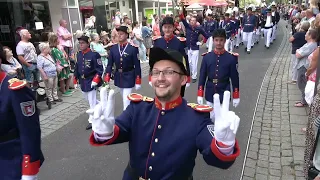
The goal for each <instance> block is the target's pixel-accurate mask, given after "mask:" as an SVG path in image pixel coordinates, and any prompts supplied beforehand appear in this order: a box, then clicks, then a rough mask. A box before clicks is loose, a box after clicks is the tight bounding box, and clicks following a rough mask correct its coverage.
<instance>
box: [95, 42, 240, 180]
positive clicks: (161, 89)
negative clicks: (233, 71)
mask: <svg viewBox="0 0 320 180" xmlns="http://www.w3.org/2000/svg"><path fill="white" fill-rule="evenodd" d="M184 61H185V58H183V55H181V54H180V53H179V52H178V51H175V50H171V49H161V48H152V49H151V51H150V61H149V65H150V75H151V82H152V87H153V88H154V91H155V98H154V99H153V98H150V97H146V96H142V95H140V94H136V93H133V94H130V95H129V96H128V98H129V99H130V100H131V103H130V105H129V106H128V107H127V109H126V110H125V111H124V112H123V113H122V114H121V115H120V116H118V117H117V118H114V108H115V106H114V99H115V97H114V91H113V90H110V91H109V92H108V91H107V89H106V88H105V87H103V88H102V89H101V101H100V103H99V104H98V105H97V106H96V107H95V109H94V114H93V116H94V121H93V124H92V130H93V133H92V134H91V136H90V143H91V145H93V146H104V145H111V144H117V143H123V142H129V153H130V161H129V163H128V166H127V168H126V170H125V172H124V176H123V179H124V180H131V179H139V180H146V179H179V180H192V179H193V175H192V174H193V169H194V166H195V159H196V156H197V152H198V151H199V152H200V153H201V154H202V155H203V158H204V160H205V162H206V163H207V164H208V165H212V166H216V167H218V168H222V169H226V168H229V167H230V166H231V165H232V164H233V162H234V161H235V159H236V158H237V156H239V153H240V149H239V146H238V143H237V141H236V139H235V136H236V132H237V129H238V127H239V123H240V119H239V117H238V116H237V115H235V113H234V112H231V111H229V98H230V92H225V94H224V96H225V97H224V99H226V100H225V101H223V104H222V106H221V105H220V100H219V95H218V94H215V95H214V111H215V113H214V117H213V116H212V117H210V113H209V112H210V111H212V110H213V108H212V107H210V106H208V105H198V104H194V103H187V101H186V100H184V99H183V98H182V97H181V95H180V91H181V86H183V85H185V84H186V83H187V68H186V66H185V63H184ZM213 119H215V125H213V122H212V121H213Z"/></svg>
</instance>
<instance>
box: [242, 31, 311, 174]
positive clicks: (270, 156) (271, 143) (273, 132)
mask: <svg viewBox="0 0 320 180" xmlns="http://www.w3.org/2000/svg"><path fill="white" fill-rule="evenodd" d="M283 27H284V26H283ZM288 31H289V29H284V32H285V33H284V38H283V41H282V44H281V45H280V48H279V50H278V52H277V53H276V55H275V56H274V58H273V60H272V62H271V64H270V66H269V68H268V71H267V73H266V76H265V78H264V81H263V84H262V87H261V90H260V94H259V97H258V101H257V106H256V110H255V114H254V120H253V124H252V131H251V136H250V139H249V146H248V151H247V154H246V159H245V168H244V173H243V175H244V176H243V180H253V179H256V180H267V179H269V180H280V179H281V180H294V179H295V180H304V179H305V178H304V177H303V154H304V143H305V135H304V133H303V132H302V131H301V128H303V127H305V126H306V124H307V109H306V108H297V107H294V103H295V101H297V100H300V99H301V93H300V91H299V90H298V88H297V86H296V85H290V84H287V82H288V81H289V79H290V78H291V77H290V72H289V69H290V59H291V56H290V53H291V44H290V43H289V41H288V39H289V37H290V34H289V32H288Z"/></svg>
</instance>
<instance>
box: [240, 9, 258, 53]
mask: <svg viewBox="0 0 320 180" xmlns="http://www.w3.org/2000/svg"><path fill="white" fill-rule="evenodd" d="M256 20H257V19H256V17H255V16H254V14H252V7H248V8H247V14H246V15H244V17H243V22H242V28H243V38H242V39H243V42H244V44H245V46H246V48H245V51H246V52H247V53H248V54H250V51H251V47H252V46H253V44H252V42H253V41H252V40H253V35H254V32H255V30H256V24H257V22H256Z"/></svg>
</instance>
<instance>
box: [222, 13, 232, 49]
mask: <svg viewBox="0 0 320 180" xmlns="http://www.w3.org/2000/svg"><path fill="white" fill-rule="evenodd" d="M229 12H231V10H230V9H229ZM224 16H225V18H224V21H223V23H222V28H223V29H224V30H225V31H226V38H227V39H226V43H225V44H224V49H225V50H226V51H228V52H232V51H233V39H234V35H235V23H234V22H233V21H231V20H230V14H229V13H225V14H224Z"/></svg>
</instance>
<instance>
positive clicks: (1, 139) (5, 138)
mask: <svg viewBox="0 0 320 180" xmlns="http://www.w3.org/2000/svg"><path fill="white" fill-rule="evenodd" d="M17 138H19V132H18V130H16V129H15V130H12V131H10V132H8V133H7V134H5V135H2V136H0V143H4V142H7V141H10V140H13V139H17Z"/></svg>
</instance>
